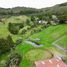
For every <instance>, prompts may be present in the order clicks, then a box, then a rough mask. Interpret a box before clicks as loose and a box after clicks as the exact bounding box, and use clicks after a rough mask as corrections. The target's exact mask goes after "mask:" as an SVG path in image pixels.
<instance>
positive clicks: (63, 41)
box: [56, 35, 67, 50]
mask: <svg viewBox="0 0 67 67" xmlns="http://www.w3.org/2000/svg"><path fill="white" fill-rule="evenodd" d="M56 44H58V45H59V46H61V47H63V48H64V49H66V50H67V35H65V36H63V37H61V39H60V40H58V41H57V42H56Z"/></svg>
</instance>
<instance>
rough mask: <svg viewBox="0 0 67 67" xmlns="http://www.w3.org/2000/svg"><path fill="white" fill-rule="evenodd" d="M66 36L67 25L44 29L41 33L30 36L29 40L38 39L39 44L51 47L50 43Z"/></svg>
mask: <svg viewBox="0 0 67 67" xmlns="http://www.w3.org/2000/svg"><path fill="white" fill-rule="evenodd" d="M65 34H67V25H66V24H63V25H57V26H50V27H48V28H46V29H44V30H43V31H42V32H40V33H37V34H34V35H32V36H31V37H30V38H33V39H36V38H39V39H40V43H41V44H44V46H45V47H51V46H52V42H54V41H55V40H57V39H58V38H60V37H62V36H63V35H65Z"/></svg>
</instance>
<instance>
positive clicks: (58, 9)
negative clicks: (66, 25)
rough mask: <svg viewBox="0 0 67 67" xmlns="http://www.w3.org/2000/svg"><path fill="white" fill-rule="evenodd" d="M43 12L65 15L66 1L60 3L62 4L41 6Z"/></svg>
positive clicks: (66, 13) (66, 10)
mask: <svg viewBox="0 0 67 67" xmlns="http://www.w3.org/2000/svg"><path fill="white" fill-rule="evenodd" d="M41 10H43V12H44V13H52V14H56V15H62V14H63V15H67V2H65V3H62V4H57V5H55V6H53V7H48V8H42V9H41Z"/></svg>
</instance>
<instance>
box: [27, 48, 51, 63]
mask: <svg viewBox="0 0 67 67" xmlns="http://www.w3.org/2000/svg"><path fill="white" fill-rule="evenodd" d="M51 57H52V55H51V53H50V52H48V51H47V50H44V49H32V50H30V51H28V52H27V53H26V58H27V59H28V60H30V61H34V62H35V61H38V60H44V59H49V58H51Z"/></svg>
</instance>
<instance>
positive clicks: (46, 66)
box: [35, 58, 67, 67]
mask: <svg viewBox="0 0 67 67" xmlns="http://www.w3.org/2000/svg"><path fill="white" fill-rule="evenodd" d="M35 64H36V67H67V65H66V64H65V63H64V62H63V61H62V60H61V59H59V58H52V59H50V60H44V61H37V62H35Z"/></svg>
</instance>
